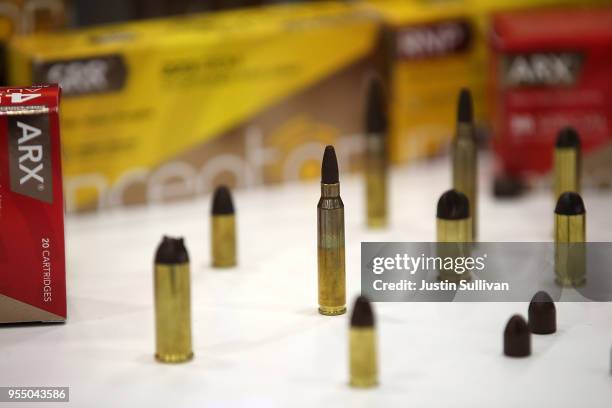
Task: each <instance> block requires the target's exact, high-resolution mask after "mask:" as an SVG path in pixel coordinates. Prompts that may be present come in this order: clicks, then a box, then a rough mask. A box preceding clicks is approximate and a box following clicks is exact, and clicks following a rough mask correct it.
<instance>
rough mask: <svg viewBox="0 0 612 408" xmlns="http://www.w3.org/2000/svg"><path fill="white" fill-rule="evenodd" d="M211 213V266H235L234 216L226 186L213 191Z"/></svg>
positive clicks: (230, 196) (230, 197)
mask: <svg viewBox="0 0 612 408" xmlns="http://www.w3.org/2000/svg"><path fill="white" fill-rule="evenodd" d="M211 213H212V214H211V228H210V231H211V240H210V244H211V251H212V254H211V255H212V265H213V266H214V267H216V268H230V267H233V266H236V214H235V211H234V204H233V201H232V195H231V193H230V190H229V189H228V188H227V187H226V186H219V187H217V189H216V190H215V194H214V196H213V204H212V211H211Z"/></svg>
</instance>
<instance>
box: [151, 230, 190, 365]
mask: <svg viewBox="0 0 612 408" xmlns="http://www.w3.org/2000/svg"><path fill="white" fill-rule="evenodd" d="M154 269H155V271H154V290H155V334H156V336H155V338H156V352H155V358H156V359H157V361H160V362H162V363H181V362H184V361H188V360H191V359H192V358H193V351H192V347H191V294H190V286H191V281H190V276H189V275H190V274H189V255H188V254H187V249H186V248H185V246H184V243H183V239H182V238H179V239H174V238H169V237H164V238H163V240H162V242H161V244H160V245H159V247H158V249H157V253H156V255H155V268H154Z"/></svg>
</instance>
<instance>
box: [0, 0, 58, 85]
mask: <svg viewBox="0 0 612 408" xmlns="http://www.w3.org/2000/svg"><path fill="white" fill-rule="evenodd" d="M66 14H67V10H66V3H65V1H64V0H3V1H1V2H0V86H2V85H5V84H6V42H7V41H8V40H9V39H10V38H11V36H12V35H13V34H25V33H33V32H43V31H51V30H55V29H58V28H60V27H63V26H64V24H65V22H66Z"/></svg>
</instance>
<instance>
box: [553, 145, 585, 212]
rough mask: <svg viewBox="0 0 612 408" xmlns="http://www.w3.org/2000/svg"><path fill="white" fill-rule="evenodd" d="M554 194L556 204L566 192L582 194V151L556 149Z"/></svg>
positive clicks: (568, 148) (569, 148) (563, 148)
mask: <svg viewBox="0 0 612 408" xmlns="http://www.w3.org/2000/svg"><path fill="white" fill-rule="evenodd" d="M554 156H555V158H554V171H555V174H554V177H555V181H554V194H555V202H556V200H557V199H558V198H559V196H560V195H561V194H563V193H565V192H566V191H573V192H576V193H580V173H581V171H580V167H581V166H580V149H577V148H573V147H557V148H555V155H554Z"/></svg>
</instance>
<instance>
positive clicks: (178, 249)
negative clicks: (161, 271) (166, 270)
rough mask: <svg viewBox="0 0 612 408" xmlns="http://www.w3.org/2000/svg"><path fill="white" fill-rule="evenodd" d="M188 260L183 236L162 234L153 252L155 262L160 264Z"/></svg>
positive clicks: (172, 263)
mask: <svg viewBox="0 0 612 408" xmlns="http://www.w3.org/2000/svg"><path fill="white" fill-rule="evenodd" d="M187 262H189V254H188V253H187V248H185V243H184V241H183V238H171V237H168V236H164V237H163V238H162V241H161V243H160V244H159V246H158V247H157V251H156V252H155V263H156V264H160V265H175V264H181V263H187Z"/></svg>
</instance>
